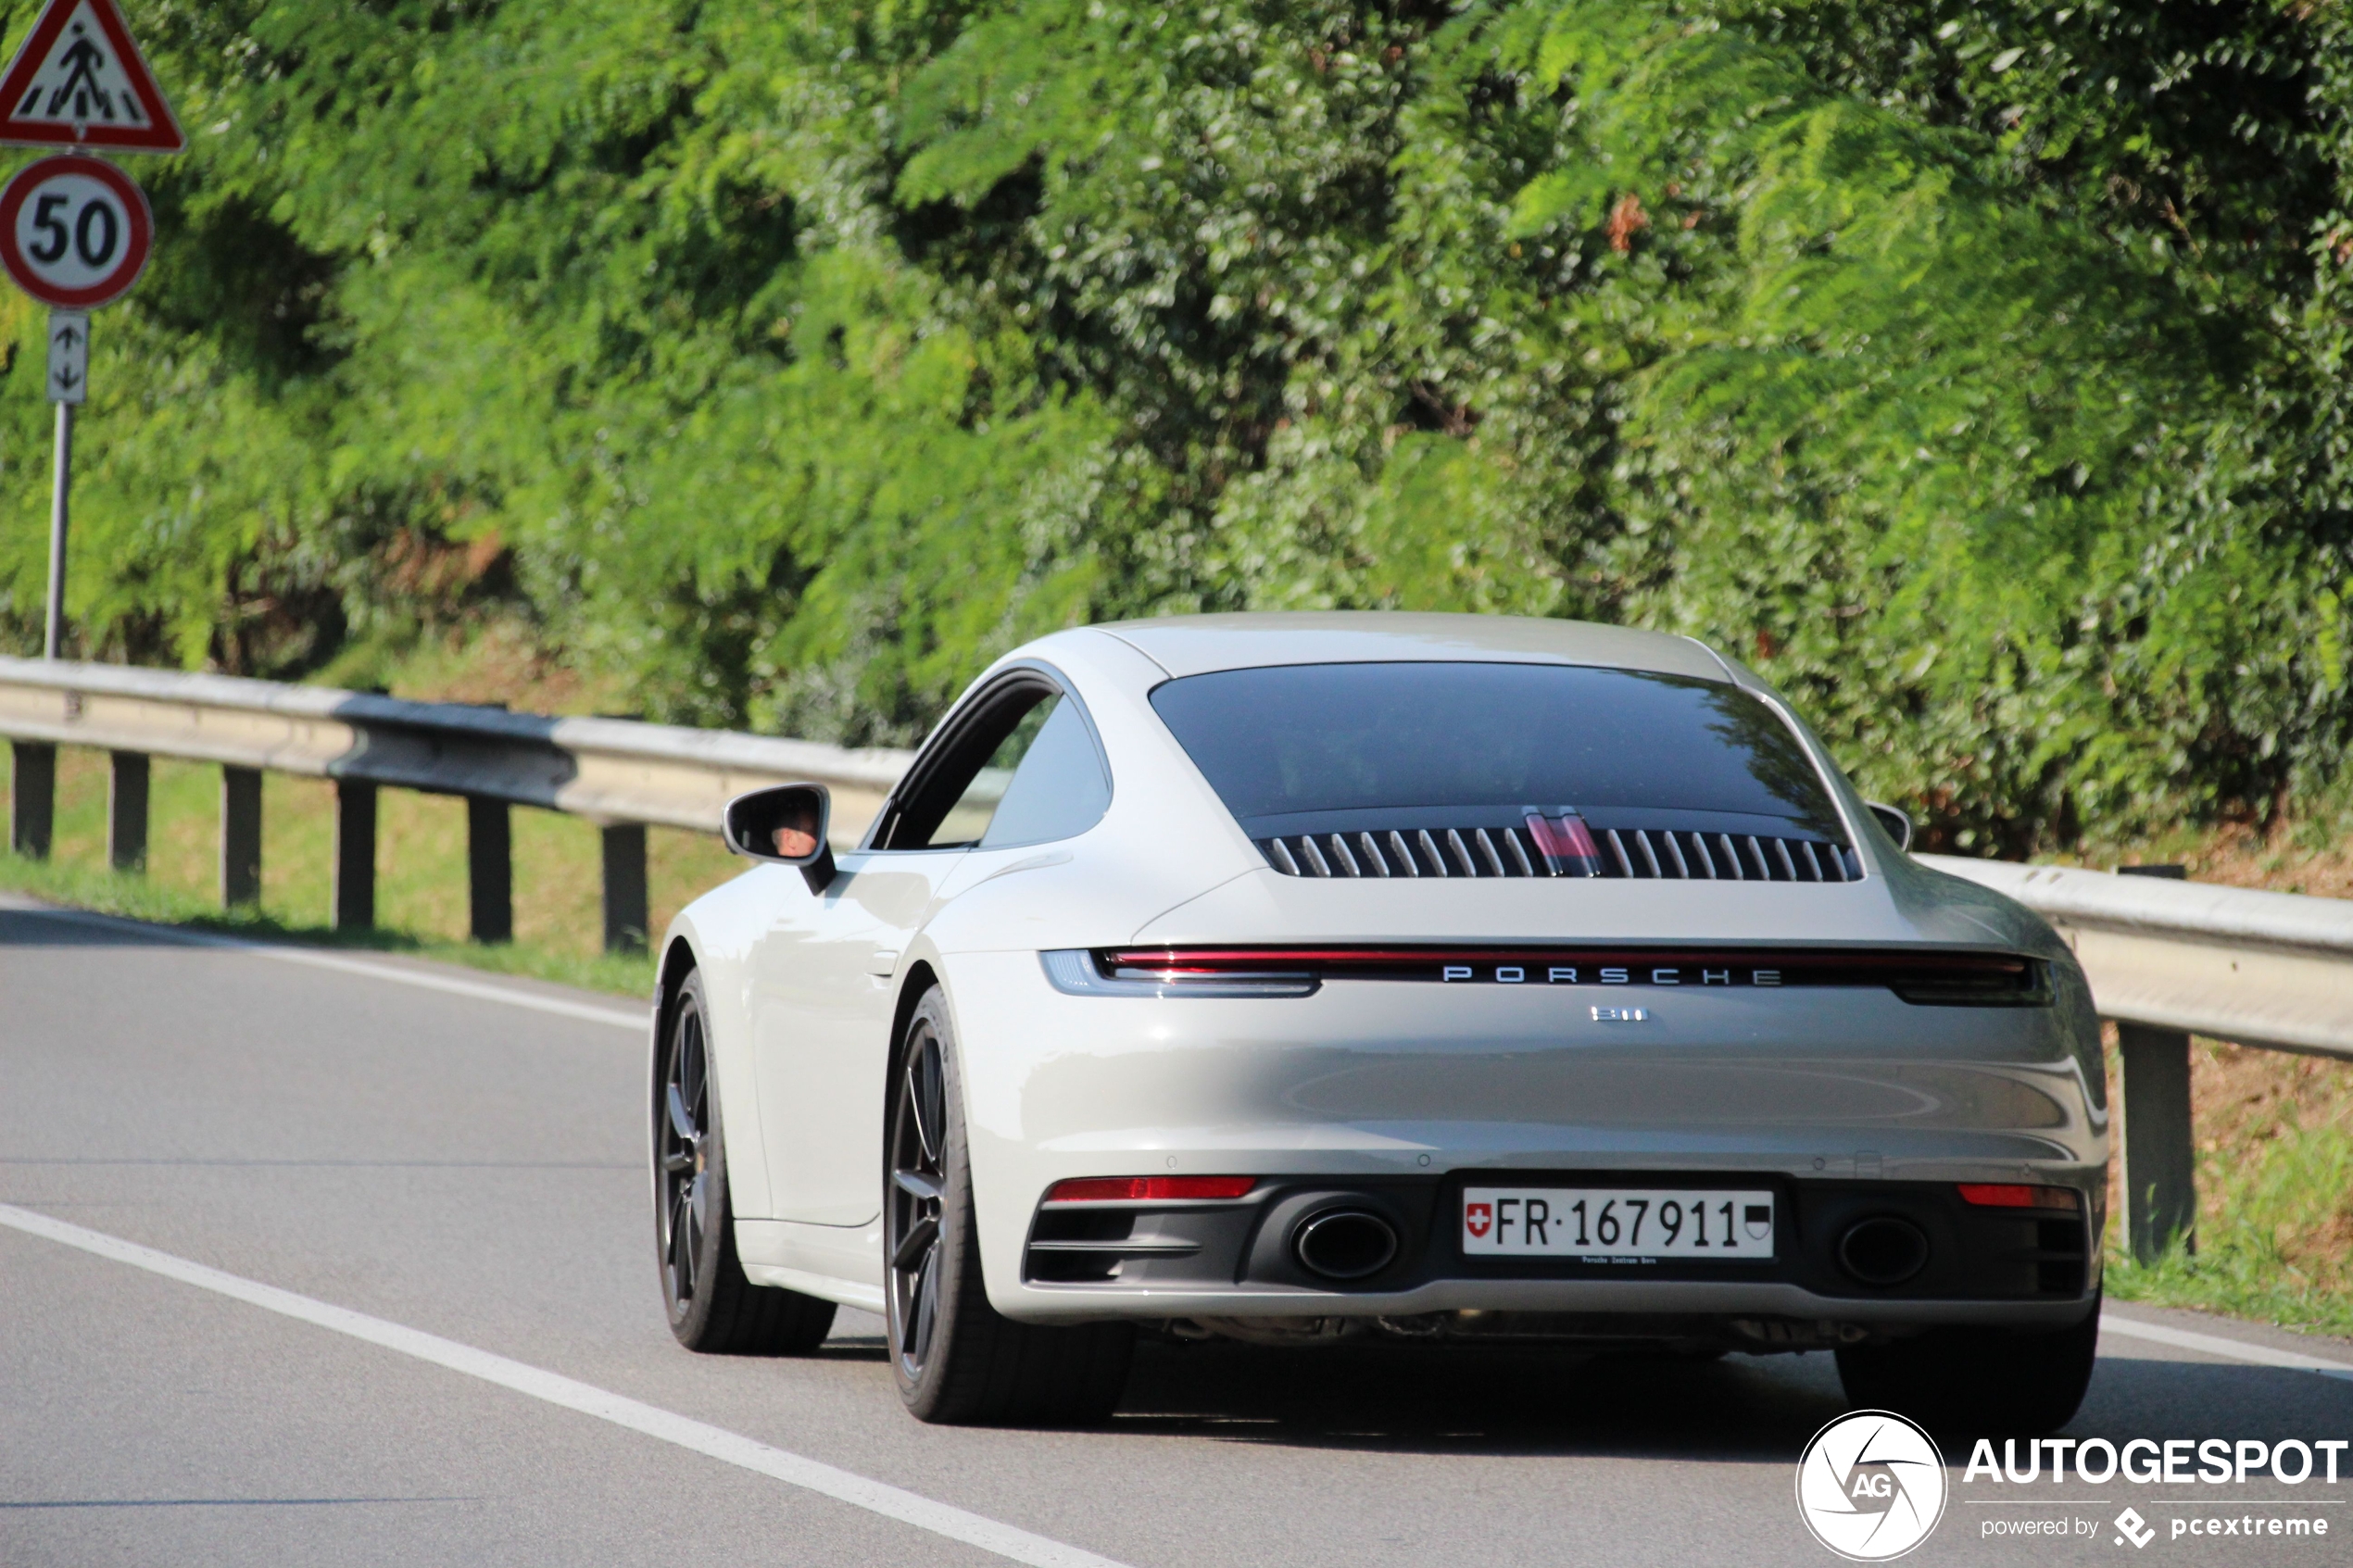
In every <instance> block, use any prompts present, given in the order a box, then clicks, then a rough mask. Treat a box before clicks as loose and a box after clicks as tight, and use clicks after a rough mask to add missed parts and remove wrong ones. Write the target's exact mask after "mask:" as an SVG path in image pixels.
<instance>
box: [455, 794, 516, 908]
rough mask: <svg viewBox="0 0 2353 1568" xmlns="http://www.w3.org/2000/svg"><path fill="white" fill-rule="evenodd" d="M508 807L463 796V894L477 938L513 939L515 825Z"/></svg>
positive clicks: (477, 796) (499, 802) (482, 798)
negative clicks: (464, 830) (464, 854)
mask: <svg viewBox="0 0 2353 1568" xmlns="http://www.w3.org/2000/svg"><path fill="white" fill-rule="evenodd" d="M466 894H467V900H468V903H469V904H470V906H471V913H472V925H473V939H474V940H475V941H477V942H511V941H513V940H514V939H515V858H514V826H513V822H512V821H511V818H510V807H509V806H508V805H507V803H506V802H505V801H503V800H493V799H490V798H488V797H485V796H480V795H469V796H468V797H466Z"/></svg>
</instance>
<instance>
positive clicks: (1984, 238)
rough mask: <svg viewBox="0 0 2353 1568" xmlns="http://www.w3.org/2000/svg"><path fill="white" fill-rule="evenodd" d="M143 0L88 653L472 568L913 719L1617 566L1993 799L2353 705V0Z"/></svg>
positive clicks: (586, 616)
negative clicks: (1175, 628) (1316, 616)
mask: <svg viewBox="0 0 2353 1568" xmlns="http://www.w3.org/2000/svg"><path fill="white" fill-rule="evenodd" d="M31 9H32V8H31V6H25V5H17V6H10V7H9V8H8V16H9V28H8V31H9V32H10V35H11V36H12V37H13V36H16V35H19V34H20V33H21V31H22V30H23V28H24V27H25V26H26V25H28V23H29V20H30V16H31ZM132 12H133V19H134V23H135V24H136V25H137V26H138V27H139V29H140V31H141V33H142V36H143V38H144V39H145V41H146V42H147V44H148V46H149V50H150V54H151V56H153V58H154V59H155V61H156V63H157V67H158V69H159V72H160V74H161V75H162V78H163V80H164V81H165V82H167V84H168V85H169V86H170V89H171V91H172V92H173V94H175V97H176V100H177V103H178V107H179V108H180V111H181V114H182V119H183V120H184V121H185V122H186V123H187V124H188V125H189V126H190V127H191V128H192V130H193V131H194V132H195V136H194V141H195V145H194V147H193V148H192V150H191V151H190V152H189V153H188V154H187V155H185V156H184V157H179V158H174V159H170V160H148V161H147V162H145V164H144V165H143V167H142V168H141V169H139V171H138V172H139V173H140V174H141V176H142V178H143V179H144V180H145V182H147V183H148V185H149V187H150V189H151V190H152V191H153V192H154V194H155V196H156V203H157V214H158V220H159V225H160V228H159V232H160V234H161V244H160V245H159V248H158V254H157V261H156V263H155V266H154V268H153V270H151V271H150V273H149V275H148V278H147V280H146V281H145V283H143V285H142V288H141V292H140V293H139V295H137V296H135V298H134V300H133V302H132V303H130V304H126V305H125V306H121V307H116V308H114V309H111V310H109V311H108V312H107V313H106V314H105V315H104V316H103V317H102V318H101V319H100V321H99V326H98V332H97V334H96V346H97V358H96V364H95V366H94V386H95V388H96V392H97V401H95V402H94V404H93V405H92V407H91V408H90V409H89V410H88V412H87V415H86V418H85V420H84V426H83V429H84V438H83V445H82V452H83V455H84V457H83V462H82V467H81V470H80V481H79V488H78V491H77V497H78V500H77V516H78V523H77V527H78V530H79V532H78V534H77V553H76V558H75V565H74V573H75V576H74V594H73V611H74V616H75V620H76V623H77V625H78V626H79V627H80V628H81V629H82V636H83V637H84V638H85V639H86V646H88V647H89V648H90V649H91V650H92V651H93V652H95V653H99V654H102V655H104V656H107V657H121V658H130V659H142V660H174V661H179V662H184V663H192V664H193V663H211V664H215V665H219V666H221V667H225V668H230V669H236V670H250V671H261V672H267V673H275V674H285V675H299V674H301V673H303V672H305V671H310V670H315V669H317V668H320V667H321V665H323V664H324V663H326V662H327V661H328V660H331V659H335V658H337V657H339V656H343V657H348V654H349V650H350V649H352V648H353V647H355V646H366V645H369V644H371V642H378V641H384V640H387V639H392V640H396V639H398V638H399V637H402V636H405V635H410V634H413V633H414V631H415V629H416V628H418V627H420V626H426V625H431V624H434V623H435V622H437V621H447V620H449V619H451V618H457V617H463V616H465V615H468V614H471V613H474V612H476V611H478V610H479V609H481V608H483V607H484V606H489V605H498V606H503V607H505V608H506V609H507V610H508V611H509V612H510V613H521V614H526V615H529V616H531V617H534V618H535V619H536V620H537V621H539V622H540V623H541V627H542V631H543V634H544V635H545V636H546V637H547V639H548V640H549V641H551V642H553V643H556V644H559V645H560V646H563V647H565V648H566V649H567V650H569V653H570V656H571V657H573V658H574V659H578V660H581V661H583V662H585V663H588V664H592V665H596V666H598V667H600V668H603V669H607V670H618V671H626V672H627V673H628V675H629V677H630V679H631V682H632V684H633V685H634V687H635V690H637V691H638V692H640V693H642V694H643V697H642V700H643V702H644V705H645V707H646V709H648V712H650V713H654V714H658V715H661V716H664V717H672V718H680V719H686V720H690V721H702V722H714V723H749V724H754V725H759V726H763V727H772V728H783V729H786V730H790V731H793V732H795V733H801V734H816V735H824V736H833V737H838V738H843V739H847V740H851V741H887V740H904V739H906V738H908V737H910V736H912V734H916V733H918V732H919V731H920V730H921V728H922V727H923V726H924V725H925V723H926V722H927V721H928V720H929V719H930V718H931V717H932V716H934V715H935V714H936V713H937V711H938V709H939V708H940V706H941V705H942V704H943V703H944V702H945V701H947V700H948V699H949V698H950V697H951V696H952V695H953V694H954V692H955V691H956V689H957V688H958V687H959V685H960V684H961V683H962V682H963V680H965V679H967V678H968V677H969V675H970V674H971V673H972V671H974V670H975V669H976V668H977V666H978V664H979V663H980V662H981V661H982V660H983V659H986V658H987V657H988V656H989V655H991V654H993V653H995V652H997V651H999V650H1000V649H1002V648H1003V647H1006V646H1010V645H1011V644H1013V642H1015V641H1017V640H1019V639H1021V638H1023V637H1025V636H1027V635H1030V634H1033V633H1037V632H1038V631H1042V630H1046V629H1049V628H1051V627H1054V626H1058V625H1063V624H1068V623H1071V622H1074V621H1083V620H1087V619H1090V618H1098V617H1104V616H1112V615H1119V614H1132V613H1151V612H1155V611H1162V610H1169V609H1183V608H1239V607H1263V608H1289V607H1302V608H1304V607H1397V608H1461V609H1474V610H1483V611H1493V612H1506V613H1519V614H1538V615H1553V614H1562V615H1577V616H1586V617H1593V618H1599V619H1606V620H1619V621H1633V622H1637V623H1642V624H1649V625H1655V626H1660V627H1664V628H1668V629H1674V630H1681V631H1689V632H1692V633H1695V634H1699V635H1702V636H1705V637H1707V638H1708V639H1710V640H1711V641H1714V642H1715V643H1717V644H1718V646H1723V647H1726V648H1727V649H1729V650H1730V651H1734V652H1737V653H1739V654H1740V655H1741V656H1742V657H1743V658H1747V659H1751V660H1752V661H1753V662H1755V664H1756V665H1757V666H1758V667H1759V668H1760V670H1761V671H1763V672H1764V673H1765V674H1767V675H1768V677H1769V678H1771V679H1773V680H1775V681H1776V682H1778V683H1780V684H1783V685H1784V686H1786V687H1788V688H1790V689H1791V690H1792V691H1793V695H1795V696H1796V697H1797V698H1798V700H1799V702H1800V704H1801V705H1802V706H1803V707H1804V708H1805V709H1806V710H1807V711H1808V712H1809V713H1810V714H1812V715H1813V716H1815V717H1816V719H1817V721H1818V725H1819V727H1820V728H1821V729H1822V730H1823V731H1824V732H1825V733H1826V734H1828V735H1829V736H1830V737H1831V741H1832V743H1833V744H1834V746H1837V747H1838V749H1839V750H1840V751H1841V753H1842V755H1843V757H1844V758H1845V759H1846V760H1847V761H1848V763H1849V765H1850V766H1851V767H1853V768H1854V769H1855V771H1856V772H1857V774H1858V775H1859V777H1860V778H1861V780H1862V782H1863V783H1864V784H1866V785H1867V787H1869V788H1870V789H1871V790H1872V791H1874V792H1875V793H1880V794H1883V795H1886V796H1888V797H1892V798H1900V799H1904V800H1906V801H1907V802H1909V803H1911V804H1912V805H1913V806H1914V807H1915V808H1916V809H1918V810H1919V812H1920V813H1921V814H1922V815H1923V816H1924V817H1925V818H1926V819H1927V820H1928V821H1929V822H1931V827H1932V832H1933V834H1936V835H1938V836H1939V838H1940V839H1941V842H1943V843H1945V844H1948V845H1957V846H1959V847H1969V848H1978V849H1994V848H2000V849H2007V850H2011V851H2016V850H2020V849H2027V848H2033V847H2048V846H2051V845H2053V844H2055V843H2058V842H2063V841H2067V840H2070V839H2072V838H2074V837H2076V836H2077V835H2079V834H2083V833H2086V832H2095V833H2099V834H2120V833H2126V832H2130V831H2133V829H2134V828H2135V827H2136V826H2138V825H2140V824H2144V823H2147V822H2155V821H2159V820H2165V819H2177V818H2181V817H2183V816H2187V817H2191V818H2194V819H2196V818H2211V817H2214V816H2218V815H2231V814H2256V815H2264V814H2268V813H2271V812H2273V811H2276V810H2277V809H2280V807H2281V806H2282V805H2283V804H2285V803H2287V802H2289V801H2291V800H2294V799H2296V798H2299V797H2312V796H2315V795H2317V794H2319V793H2320V792H2322V791H2323V790H2325V789H2327V788H2329V787H2331V784H2332V781H2333V780H2334V777H2335V775H2336V774H2337V773H2338V771H2340V765H2341V759H2343V757H2344V755H2345V752H2346V749H2347V746H2348V744H2353V733H2349V732H2348V720H2353V699H2349V698H2348V693H2347V651H2346V647H2347V639H2348V635H2353V628H2348V624H2347V620H2348V617H2347V605H2348V603H2353V598H2349V597H2348V590H2347V584H2346V582H2345V578H2346V576H2347V551H2348V544H2349V543H2353V528H2348V517H2349V516H2353V513H2349V512H2348V508H2347V497H2346V495H2345V487H2344V485H2343V483H2342V482H2341V481H2340V479H2339V471H2340V470H2341V469H2342V468H2343V466H2344V462H2345V454H2346V451H2347V394H2346V393H2345V392H2344V391H2343V390H2342V386H2343V383H2344V381H2345V377H2344V374H2343V371H2344V369H2345V367H2346V362H2347V330H2348V329H2347V320H2348V312H2347V308H2346V307H2347V296H2346V289H2347V282H2346V275H2347V262H2348V259H2353V217H2348V216H2347V179H2348V170H2349V169H2353V147H2348V144H2347V110H2348V108H2349V107H2353V65H2348V63H2347V62H2348V61H2353V50H2348V49H2347V47H2346V46H2345V44H2346V43H2347V40H2346V37H2345V30H2344V24H2343V23H2342V21H2341V20H2340V19H2339V18H2338V14H2337V12H2336V10H2335V9H2334V8H2332V7H2313V6H2287V5H2284V4H2277V3H2274V0H2215V3H2212V4H2207V5H2200V6H2163V5H2158V4H2154V3H2153V0H2139V3H2136V4H2129V5H2128V4H2123V3H2121V0H2118V3H2113V4H2105V5H2092V6H2081V5H2077V6H2057V5H2047V4H2040V3H2030V0H2007V3H2005V0H1977V3H1962V0H1874V3H1873V4H1870V5H1868V6H1864V5H1856V4H1852V3H1843V4H1840V3H1828V0H1810V3H1806V4H1799V5H1790V4H1787V3H1781V4H1773V5H1766V4H1760V3H1758V0H1683V3H1680V4H1636V3H1631V0H1611V3H1607V4H1604V3H1603V0H1485V3H1478V4H1471V5H1467V6H1450V5H1444V4H1437V3H1430V0H1391V3H1390V4H1385V5H1367V4H1343V3H1340V0H1231V3H1225V0H1221V3H1217V4H1210V5H1202V6H1191V7H1157V6H1108V5H1103V4H1101V3H1099V0H998V3H992V4H972V5H963V4H953V5H951V4H945V3H937V4H935V3H929V0H903V3H898V4H892V5H888V6H881V7H879V8H876V7H871V6H857V7H852V6H844V5H837V4H835V3H833V0H803V3H802V4H800V5H797V6H776V5H774V4H767V3H762V0H706V3H705V4H702V5H699V6H694V7H689V8H686V9H683V10H680V9H675V8H663V7H648V6H633V5H626V4H621V3H618V0H567V3H563V4H557V3H555V0H499V3H496V4H467V5H451V4H447V3H438V0H376V3H373V4H371V5H367V6H349V5H337V4H330V3H328V0H235V3H230V4H216V5H211V6H204V7H189V6H181V5H176V4H168V3H166V0H151V3H148V4H144V5H133V6H132ZM0 329H5V332H6V336H7V338H8V339H9V341H12V342H14V343H16V344H18V345H19V352H17V353H16V354H15V356H14V358H12V359H11V360H10V361H9V362H8V366H7V369H6V374H5V376H4V377H0V443H5V445H0V452H5V455H6V458H7V459H8V460H7V462H6V468H5V472H0V508H5V510H0V517H5V518H6V519H7V520H8V521H6V523H5V525H0V617H4V618H5V621H6V624H7V625H8V626H9V627H10V628H11V629H12V634H13V635H14V637H15V638H16V640H17V641H18V642H19V645H23V644H26V643H29V642H30V641H31V638H32V637H33V636H34V635H35V634H36V633H37V621H38V614H39V604H40V595H41V574H42V570H43V555H44V531H43V528H42V526H41V524H42V521H43V519H44V514H45V495H44V491H45V463H44V461H42V460H41V458H42V456H43V453H44V444H45V440H46V420H47V409H46V408H45V407H44V405H42V404H41V403H40V402H39V393H38V384H37V375H38V371H37V367H35V366H34V365H33V364H32V349H31V347H28V345H37V343H38V338H37V335H35V334H36V329H37V321H36V320H35V318H34V316H33V314H32V313H31V310H30V309H29V308H22V307H20V308H19V309H17V311H16V312H15V314H13V315H12V316H11V317H10V318H9V320H7V321H6V323H0Z"/></svg>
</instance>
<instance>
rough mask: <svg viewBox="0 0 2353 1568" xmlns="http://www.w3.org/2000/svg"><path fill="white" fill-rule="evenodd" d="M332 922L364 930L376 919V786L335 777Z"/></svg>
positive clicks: (341, 928)
mask: <svg viewBox="0 0 2353 1568" xmlns="http://www.w3.org/2000/svg"><path fill="white" fill-rule="evenodd" d="M375 923H376V786H375V785H374V784H367V783H364V782H362V781H361V780H359V779H337V780H336V781H335V847H334V909H333V924H334V928H335V929H336V930H337V931H365V930H367V929H368V928H369V927H370V926H372V925H374V924H375Z"/></svg>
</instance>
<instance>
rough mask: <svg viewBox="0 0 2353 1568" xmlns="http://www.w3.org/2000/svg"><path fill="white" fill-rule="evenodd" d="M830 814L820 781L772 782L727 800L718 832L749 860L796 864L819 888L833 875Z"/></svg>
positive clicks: (802, 875) (831, 808)
mask: <svg viewBox="0 0 2353 1568" xmlns="http://www.w3.org/2000/svg"><path fill="white" fill-rule="evenodd" d="M833 814H834V798H833V795H832V794H831V792H829V791H828V790H827V789H826V788H825V786H824V784H771V785H769V786H768V787H767V788H766V789H755V790H748V791H746V792H745V793H744V794H742V795H738V796H737V797H736V798H734V799H733V800H730V801H729V802H727V809H726V810H725V811H724V812H723V813H722V814H721V816H720V819H719V834H720V836H721V837H722V838H724V839H725V840H726V841H727V847H728V848H730V849H732V850H734V851H735V852H736V854H738V855H741V856H742V857H743V858H744V859H748V860H765V861H768V862H769V863H770V864H772V865H780V866H799V868H800V878H801V880H802V881H803V882H806V883H807V884H809V891H810V892H812V893H823V892H824V890H825V889H826V888H827V887H829V886H831V885H832V884H833V880H834V847H833V845H832V844H831V843H830V842H828V841H827V840H826V837H825V830H826V829H827V828H829V827H830V826H832V824H833Z"/></svg>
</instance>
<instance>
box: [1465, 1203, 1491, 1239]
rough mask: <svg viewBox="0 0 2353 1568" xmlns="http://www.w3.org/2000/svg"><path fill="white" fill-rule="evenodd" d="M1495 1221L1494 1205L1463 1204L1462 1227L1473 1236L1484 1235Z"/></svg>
mask: <svg viewBox="0 0 2353 1568" xmlns="http://www.w3.org/2000/svg"><path fill="white" fill-rule="evenodd" d="M1494 1223H1495V1206H1494V1205H1493V1204H1491V1203H1466V1204H1465V1205H1464V1206H1463V1228H1464V1229H1465V1230H1466V1231H1468V1232H1470V1233H1471V1235H1473V1236H1485V1235H1486V1234H1487V1233H1488V1231H1489V1230H1491V1228H1493V1226H1494Z"/></svg>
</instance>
